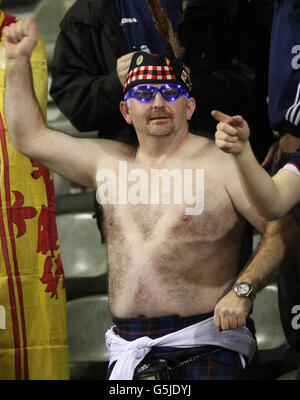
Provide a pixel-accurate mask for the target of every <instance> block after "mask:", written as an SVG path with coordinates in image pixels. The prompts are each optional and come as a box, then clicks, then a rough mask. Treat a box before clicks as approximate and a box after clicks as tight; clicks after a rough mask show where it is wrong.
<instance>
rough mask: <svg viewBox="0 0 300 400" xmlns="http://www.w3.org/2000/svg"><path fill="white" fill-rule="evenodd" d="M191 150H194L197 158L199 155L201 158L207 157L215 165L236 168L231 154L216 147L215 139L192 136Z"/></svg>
mask: <svg viewBox="0 0 300 400" xmlns="http://www.w3.org/2000/svg"><path fill="white" fill-rule="evenodd" d="M190 145H191V148H192V149H193V150H192V151H193V154H194V155H195V157H197V155H198V156H199V157H200V155H201V158H203V157H205V158H206V159H208V160H209V161H210V160H213V161H214V165H218V164H220V165H223V166H225V165H226V166H228V167H229V166H231V168H233V167H234V163H233V158H232V155H231V154H226V153H224V152H223V151H221V150H220V149H219V147H217V146H216V144H215V142H214V140H213V139H210V138H207V137H204V136H200V135H194V134H191V142H190Z"/></svg>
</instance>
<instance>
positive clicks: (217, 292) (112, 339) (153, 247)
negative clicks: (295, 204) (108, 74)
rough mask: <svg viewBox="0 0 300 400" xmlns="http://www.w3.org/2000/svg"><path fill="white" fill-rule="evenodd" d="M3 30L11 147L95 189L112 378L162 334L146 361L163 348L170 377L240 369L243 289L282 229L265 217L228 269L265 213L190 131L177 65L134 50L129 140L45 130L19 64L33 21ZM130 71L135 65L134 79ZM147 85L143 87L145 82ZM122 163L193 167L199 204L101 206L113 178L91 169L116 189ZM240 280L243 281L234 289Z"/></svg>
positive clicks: (227, 375) (246, 340)
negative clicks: (200, 182)
mask: <svg viewBox="0 0 300 400" xmlns="http://www.w3.org/2000/svg"><path fill="white" fill-rule="evenodd" d="M4 33H5V48H6V57H7V76H6V86H7V88H6V98H5V112H6V121H7V125H8V128H9V129H8V131H9V132H10V135H11V139H12V142H13V144H14V146H15V147H16V148H17V149H18V150H19V151H21V152H22V153H24V154H26V155H28V156H29V157H30V158H32V159H36V160H38V161H40V162H42V163H43V164H44V165H46V166H47V167H49V168H51V169H53V170H55V171H57V172H58V173H59V174H61V175H64V176H65V177H67V178H68V179H70V180H73V181H75V182H78V183H80V184H82V185H85V186H88V187H90V188H93V189H94V190H97V195H98V199H99V201H100V202H102V205H101V206H102V207H103V216H104V217H103V231H104V235H105V239H106V245H107V251H108V265H109V297H110V307H111V311H112V314H113V315H114V316H115V317H116V318H114V323H115V325H116V327H115V329H112V330H110V331H108V333H107V344H108V346H109V348H110V350H111V354H112V355H111V363H112V364H111V367H112V366H113V365H114V363H113V362H115V361H116V360H118V361H117V363H116V364H115V367H114V369H113V372H112V375H111V378H112V377H113V379H131V378H132V376H133V370H134V368H135V367H136V366H137V365H138V364H139V362H140V361H141V360H142V359H143V357H144V356H145V355H146V354H147V352H148V351H150V349H151V347H152V346H154V344H156V342H155V341H154V342H152V341H151V339H155V340H158V341H161V340H162V342H160V345H159V346H158V347H156V348H155V349H156V350H154V349H153V350H152V351H151V353H149V354H148V356H147V357H146V359H147V360H148V357H150V355H151V356H152V357H156V358H167V359H168V362H169V368H170V369H171V370H172V374H171V376H172V378H174V377H175V378H177V379H183V378H184V377H187V375H186V374H187V370H188V368H185V367H189V368H190V370H193V371H194V372H195V373H196V375H195V376H194V379H203V378H204V379H205V376H206V375H205V374H207V375H208V373H210V374H212V373H216V374H217V375H216V376H213V375H211V377H215V378H217V377H218V378H221V379H235V378H238V377H241V374H242V371H243V367H244V366H245V362H246V363H247V361H249V360H251V357H252V356H253V348H254V347H253V346H255V342H254V341H253V337H252V335H251V334H250V332H249V330H248V328H246V327H245V323H246V317H247V315H248V314H249V312H250V310H251V306H252V301H251V299H252V297H253V296H252V295H253V293H254V292H256V291H258V290H260V289H262V288H263V287H264V286H265V285H267V284H268V283H269V282H270V281H271V279H272V278H273V277H274V275H275V274H276V272H277V270H278V267H279V265H280V262H281V261H282V258H283V252H284V248H285V246H286V245H287V244H286V243H287V242H289V241H290V238H289V239H287V240H286V241H285V239H284V238H283V237H282V236H281V234H280V233H281V232H280V231H281V226H280V224H277V225H274V223H273V225H271V226H269V227H267V230H266V235H265V237H266V239H265V243H264V245H263V246H261V249H260V251H259V252H258V254H257V256H256V257H255V259H253V260H252V261H251V262H250V264H249V266H248V267H247V268H246V269H245V270H244V271H243V272H242V273H241V274H240V276H239V277H237V272H238V259H239V252H240V245H241V237H242V234H243V229H244V227H245V219H247V220H248V221H250V222H251V223H252V224H253V225H254V226H255V227H256V228H257V229H259V230H260V231H264V229H265V226H264V225H265V224H264V220H263V219H262V218H261V217H259V216H258V214H256V212H255V211H254V210H253V209H252V208H251V207H250V205H249V203H248V201H247V200H246V198H245V196H244V194H243V191H242V189H241V187H240V184H239V179H238V175H237V171H236V168H235V165H234V163H233V161H232V159H231V158H230V157H228V155H226V154H224V153H222V152H221V151H220V150H219V149H218V148H217V147H216V146H215V145H214V143H213V142H212V141H210V140H208V139H206V138H204V137H200V136H195V135H192V134H190V133H189V131H188V124H187V121H188V120H189V119H190V118H191V116H192V114H193V111H194V108H195V101H194V99H193V98H191V97H189V95H188V92H189V80H188V76H187V74H186V72H185V71H184V69H183V67H182V65H181V64H180V63H178V62H177V61H176V60H174V59H173V58H169V59H167V58H165V57H153V56H152V55H150V54H147V53H137V54H136V55H135V56H134V57H133V60H132V64H131V67H130V70H129V74H128V77H127V80H126V82H125V90H124V92H125V101H122V102H121V104H120V110H121V112H122V114H123V116H124V118H125V120H126V121H127V122H128V123H129V124H133V125H134V127H135V130H136V133H137V136H138V140H139V147H138V148H137V149H136V148H133V147H131V146H128V145H124V144H121V143H118V142H114V141H110V140H103V139H79V138H73V137H70V136H67V135H65V134H63V133H61V132H56V131H52V130H49V129H47V128H46V126H45V122H44V120H43V118H42V115H41V113H40V110H39V107H38V105H37V103H36V100H35V98H34V94H33V90H32V82H31V80H30V66H29V62H28V60H29V57H30V54H31V52H32V50H33V48H34V46H35V44H36V41H37V36H38V32H37V27H36V24H35V22H34V20H33V19H29V20H28V21H26V22H23V21H19V22H17V23H16V24H15V25H14V26H10V27H8V28H6V30H5V32H4ZM151 63H152V64H151ZM170 64H171V66H172V67H173V70H171V72H170V74H169V75H168V74H166V75H164V77H163V79H162V80H160V81H159V83H157V82H158V80H157V75H156V73H154V72H152V70H151V71H150V72H148V74H146V75H145V74H144V75H141V74H142V72H141V71H142V70H143V68H144V67H147V66H148V65H154V67H153V70H155V71H157V70H163V71H167V69H168V68H169V65H170ZM157 66H158V67H157ZM136 70H138V72H139V73H140V74H138V75H136V76H135V79H136V80H132V75H133V74H134V73H135V72H136ZM157 74H158V72H157ZM148 83H150V85H151V87H152V89H150V90H149V89H148V88H147V87H145V84H148ZM166 83H169V84H170V85H171V86H167V85H166ZM178 84H180V85H181V89H180V90H178V87H177V85H178ZM173 85H174V86H173ZM141 86H142V87H141ZM170 87H171V89H170ZM158 89H159V90H158ZM120 161H122V162H123V163H124V162H126V167H127V173H128V176H129V175H130V174H131V173H132V174H136V172H137V169H139V171H141V170H142V171H143V173H144V176H145V174H146V176H147V177H150V175H151V173H152V172H153V170H154V169H159V170H162V169H167V170H169V171H173V170H174V169H177V170H179V171H185V170H187V169H192V170H193V171H194V172H195V171H196V169H203V170H204V185H205V186H204V188H205V191H204V208H203V210H200V212H199V213H198V214H197V213H196V214H195V215H193V213H190V214H189V213H187V212H186V210H187V208H188V207H190V205H188V204H186V203H185V202H182V203H181V204H175V201H173V203H172V201H171V204H162V202H160V203H159V204H151V201H150V197H149V196H148V200H149V201H148V204H132V203H130V202H127V204H121V203H122V202H121V201H117V202H113V201H110V202H108V203H107V204H104V203H105V201H104V200H105V197H106V196H107V192H109V191H110V190H111V187H109V186H108V188H107V191H106V192H105V190H104V189H103V186H102V185H103V180H101V174H102V176H103V172H105V171H106V172H107V171H109V172H110V173H111V174H112V175H113V176H115V177H116V182H117V185H116V187H119V184H124V181H123V180H122V178H121V176H120V175H119V171H120ZM123 165H124V164H123ZM119 179H120V182H119ZM173 184H174V185H175V181H174V182H173ZM172 187H173V186H172V185H171V189H172ZM196 187H197V185H196V184H193V189H194V190H195V188H196ZM141 190H142V189H141V187H140V191H141ZM110 193H113V190H112V191H111V192H110ZM115 194H119V193H115ZM116 197H117V196H116ZM112 198H114V193H113V195H112ZM173 200H174V199H173ZM113 203H115V204H113ZM125 203H126V202H125ZM146 203H147V202H146ZM201 211H202V212H201ZM268 238H272V241H271V240H270V239H268ZM273 246H275V248H276V249H277V250H278V252H277V253H276V254H275V252H274V247H273ZM240 282H247V283H246V284H244V285H238V287H237V288H236V289H235V290H232V288H233V285H234V284H235V283H240ZM226 293H227V294H226ZM225 294H226V295H225ZM224 295H225V296H224ZM186 327H187V329H188V330H187V331H186V330H184V331H182V329H183V328H186ZM216 327H218V330H217V328H216ZM234 328H236V329H234ZM189 329H191V331H190V330H189ZM129 331H130V332H129ZM218 331H219V333H218ZM128 332H129V333H128ZM145 332H146V336H147V338H145ZM172 332H175V333H176V335H175V336H174V335H173V336H172V334H171V333H172ZM169 333H170V334H171V336H169V335H166V334H169ZM180 334H181V336H180ZM120 336H122V338H123V339H121V338H120ZM142 336H143V338H141V340H142V341H141V340H140V339H139V340H138V341H134V342H131V343H130V345H128V342H127V341H125V340H124V339H126V340H128V341H132V340H133V339H137V338H139V337H142ZM182 336H183V337H184V340H185V342H184V343H183V340H182ZM149 338H151V339H149ZM148 339H149V340H150V342H149V340H148ZM145 340H146V342H145ZM147 340H148V341H147ZM163 346H167V347H163ZM170 348H171V349H170ZM174 348H175V350H174ZM178 348H183V349H181V350H179V349H178ZM166 349H168V350H166ZM172 349H173V350H174V351H172ZM162 353H163V354H162ZM175 353H176V357H177V358H176V362H175V359H174V357H175V356H174V355H175ZM146 359H145V360H146ZM187 360H189V361H187ZM180 361H182V362H183V363H182V366H181V368H179V364H180ZM204 365H206V366H207V368H208V369H207V370H206V371H205V370H204V368H203V366H204ZM211 366H215V367H218V368H213V369H212V368H210V367H211ZM203 371H205V372H203ZM189 378H191V376H190V375H189Z"/></svg>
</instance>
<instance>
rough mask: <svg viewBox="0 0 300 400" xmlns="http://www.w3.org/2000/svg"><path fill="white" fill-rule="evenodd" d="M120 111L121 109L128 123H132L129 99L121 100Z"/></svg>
mask: <svg viewBox="0 0 300 400" xmlns="http://www.w3.org/2000/svg"><path fill="white" fill-rule="evenodd" d="M120 111H121V114H122V115H123V117H124V119H125V121H126V122H127V124H130V125H132V119H131V116H130V111H129V106H128V104H127V101H121V103H120Z"/></svg>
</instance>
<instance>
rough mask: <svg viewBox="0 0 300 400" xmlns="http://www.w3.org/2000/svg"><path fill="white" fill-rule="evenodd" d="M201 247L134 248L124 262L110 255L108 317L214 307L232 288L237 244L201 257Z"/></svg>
mask: <svg viewBox="0 0 300 400" xmlns="http://www.w3.org/2000/svg"><path fill="white" fill-rule="evenodd" d="M201 248H202V246H201V243H199V242H198V243H197V245H195V246H191V243H188V244H187V246H184V245H183V243H182V242H180V243H178V244H177V245H173V246H172V245H170V243H169V244H168V246H162V245H161V246H160V247H157V246H151V245H150V244H149V243H143V245H142V244H141V243H140V244H137V246H136V247H135V249H134V251H132V252H130V251H128V250H129V249H130V246H127V256H126V260H125V259H124V260H123V261H125V263H122V261H121V262H120V260H121V259H120V257H118V256H117V254H116V257H114V254H111V258H110V259H109V293H110V306H111V311H112V314H113V315H114V316H116V317H120V318H130V317H131V318H134V317H138V316H140V315H144V316H145V317H149V318H151V317H159V316H166V315H172V314H177V315H180V316H181V317H184V316H189V315H194V314H199V313H205V312H209V311H212V310H213V309H214V306H215V304H216V303H217V301H218V300H219V299H220V298H221V297H222V296H223V295H224V293H225V292H226V291H227V290H228V289H229V288H230V287H231V285H232V283H233V277H234V276H235V275H236V272H237V263H238V256H239V245H237V243H235V244H231V245H228V244H227V245H226V246H224V247H223V246H222V245H220V243H219V246H218V248H217V247H215V246H214V245H211V246H210V249H208V245H207V243H206V244H205V248H206V251H205V254H204V252H203V251H201Z"/></svg>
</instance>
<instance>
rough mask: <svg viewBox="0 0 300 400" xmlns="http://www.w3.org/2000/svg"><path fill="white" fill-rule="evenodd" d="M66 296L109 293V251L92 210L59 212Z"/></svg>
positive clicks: (58, 227) (69, 297) (58, 224)
mask: <svg viewBox="0 0 300 400" xmlns="http://www.w3.org/2000/svg"><path fill="white" fill-rule="evenodd" d="M56 220H57V230H58V239H59V244H60V250H61V257H62V263H63V268H64V272H65V277H66V289H67V299H68V300H70V299H72V298H75V297H83V296H87V295H92V294H100V293H107V253H106V247H105V245H103V244H102V243H101V238H100V232H99V230H98V228H97V225H96V220H95V218H93V213H91V212H85V213H84V212H82V213H70V214H62V215H58V216H57V219H56Z"/></svg>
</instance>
